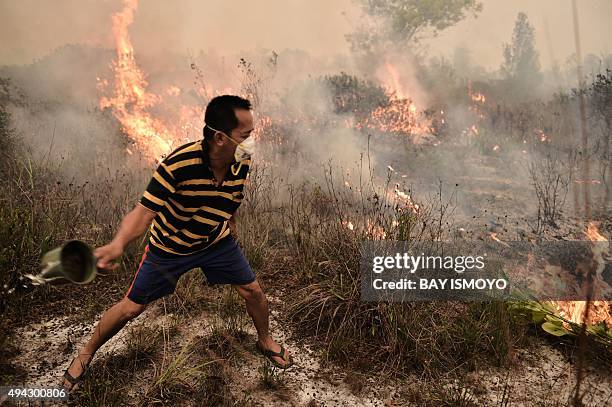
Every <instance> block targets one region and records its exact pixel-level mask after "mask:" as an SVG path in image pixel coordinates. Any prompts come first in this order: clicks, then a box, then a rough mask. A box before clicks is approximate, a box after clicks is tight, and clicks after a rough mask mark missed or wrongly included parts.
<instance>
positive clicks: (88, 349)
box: [64, 296, 146, 388]
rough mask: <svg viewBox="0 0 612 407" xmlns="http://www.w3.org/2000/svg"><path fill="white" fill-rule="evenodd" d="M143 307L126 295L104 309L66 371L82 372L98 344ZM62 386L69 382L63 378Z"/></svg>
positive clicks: (70, 372) (114, 332)
mask: <svg viewBox="0 0 612 407" xmlns="http://www.w3.org/2000/svg"><path fill="white" fill-rule="evenodd" d="M145 308H146V305H141V304H137V303H135V302H133V301H132V300H130V299H129V298H127V296H126V297H124V298H123V299H122V300H121V301H119V302H118V303H116V304H115V305H113V306H112V307H110V308H109V309H108V310H106V311H105V312H104V314H103V315H102V318H101V319H100V322H98V324H97V325H96V328H95V330H94V333H93V334H92V335H91V338H90V339H89V341H88V342H87V343H86V344H85V346H83V348H81V350H80V351H79V354H78V356H77V357H76V359H75V360H74V361H73V362H72V365H70V367H69V368H68V373H69V374H70V375H71V376H72V377H79V376H80V375H81V373H82V372H83V368H84V366H87V364H89V362H90V361H91V359H92V358H93V356H94V354H95V353H96V351H97V350H98V349H100V346H102V345H104V344H105V343H106V341H108V340H109V339H110V338H112V337H113V336H114V335H115V334H116V333H117V332H119V331H120V330H121V328H123V327H124V326H125V324H126V323H127V322H128V321H130V320H132V319H134V318H136V317H137V316H138V315H140V314H141V313H142V311H144V309H145ZM64 386H66V387H68V388H70V387H71V385H70V383H68V382H67V381H65V380H64Z"/></svg>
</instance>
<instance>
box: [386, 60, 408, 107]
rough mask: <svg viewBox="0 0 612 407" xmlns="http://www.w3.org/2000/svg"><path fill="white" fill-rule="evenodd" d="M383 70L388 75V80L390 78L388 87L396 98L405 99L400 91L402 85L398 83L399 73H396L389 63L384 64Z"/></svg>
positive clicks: (395, 69) (393, 66)
mask: <svg viewBox="0 0 612 407" xmlns="http://www.w3.org/2000/svg"><path fill="white" fill-rule="evenodd" d="M385 69H386V70H387V73H389V76H388V77H389V78H391V84H390V85H388V87H390V88H391V89H392V90H393V91H394V92H395V95H396V96H397V98H398V99H406V97H405V96H404V92H403V90H402V84H401V82H400V78H399V73H398V72H397V68H396V67H395V65H393V64H392V63H390V62H385Z"/></svg>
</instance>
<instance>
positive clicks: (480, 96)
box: [470, 93, 487, 103]
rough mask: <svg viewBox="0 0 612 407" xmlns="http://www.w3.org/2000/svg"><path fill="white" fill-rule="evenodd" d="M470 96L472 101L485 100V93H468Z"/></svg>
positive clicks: (482, 101) (479, 101)
mask: <svg viewBox="0 0 612 407" xmlns="http://www.w3.org/2000/svg"><path fill="white" fill-rule="evenodd" d="M470 97H471V98H472V101H473V102H478V103H484V102H486V100H487V98H486V97H485V95H483V94H482V93H472V94H470Z"/></svg>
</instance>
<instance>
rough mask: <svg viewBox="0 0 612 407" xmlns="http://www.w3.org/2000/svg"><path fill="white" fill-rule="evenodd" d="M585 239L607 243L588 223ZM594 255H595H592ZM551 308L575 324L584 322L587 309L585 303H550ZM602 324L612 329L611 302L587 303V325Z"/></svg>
mask: <svg viewBox="0 0 612 407" xmlns="http://www.w3.org/2000/svg"><path fill="white" fill-rule="evenodd" d="M585 235H586V237H587V238H588V239H589V240H590V241H593V242H607V241H608V240H607V239H606V238H605V237H604V236H603V235H602V234H601V233H599V229H598V228H597V224H596V223H595V222H589V224H588V226H587V230H586V231H585ZM594 254H595V253H594ZM551 302H552V304H553V306H554V307H555V308H556V309H557V310H558V311H559V314H560V315H561V316H562V317H563V318H565V319H567V320H569V321H571V322H574V323H576V324H581V323H582V322H583V321H584V314H585V311H586V307H587V302H586V301H551ZM600 322H603V323H604V324H605V325H606V327H607V328H610V327H612V302H610V301H590V302H589V319H588V321H586V323H587V325H594V324H598V323H600Z"/></svg>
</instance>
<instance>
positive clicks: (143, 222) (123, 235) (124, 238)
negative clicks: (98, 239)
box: [94, 204, 156, 270]
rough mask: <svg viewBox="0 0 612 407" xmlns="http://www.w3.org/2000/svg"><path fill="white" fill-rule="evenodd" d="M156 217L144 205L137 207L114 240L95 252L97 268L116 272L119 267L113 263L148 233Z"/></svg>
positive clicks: (122, 223)
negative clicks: (134, 241)
mask: <svg viewBox="0 0 612 407" xmlns="http://www.w3.org/2000/svg"><path fill="white" fill-rule="evenodd" d="M155 215H156V213H155V212H153V211H151V210H149V209H147V208H145V207H144V206H143V205H141V204H138V205H136V207H135V208H134V209H132V211H130V212H129V213H128V214H127V215H125V217H124V218H123V220H122V221H121V225H120V226H119V230H118V231H117V233H116V234H115V237H114V238H113V240H112V241H111V242H110V243H109V244H107V245H105V246H102V247H98V248H97V249H96V250H94V255H95V256H96V257H97V259H98V264H97V266H98V267H99V268H101V269H108V270H114V269H116V268H117V267H119V265H118V264H114V263H112V261H113V260H115V259H117V258H119V257H121V255H122V254H123V251H124V249H125V247H126V246H127V245H128V244H129V243H130V242H131V241H133V240H134V239H136V238H138V237H140V236H142V235H143V234H144V233H145V232H146V231H147V229H148V228H149V226H150V225H151V222H152V221H153V219H154V218H155Z"/></svg>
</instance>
